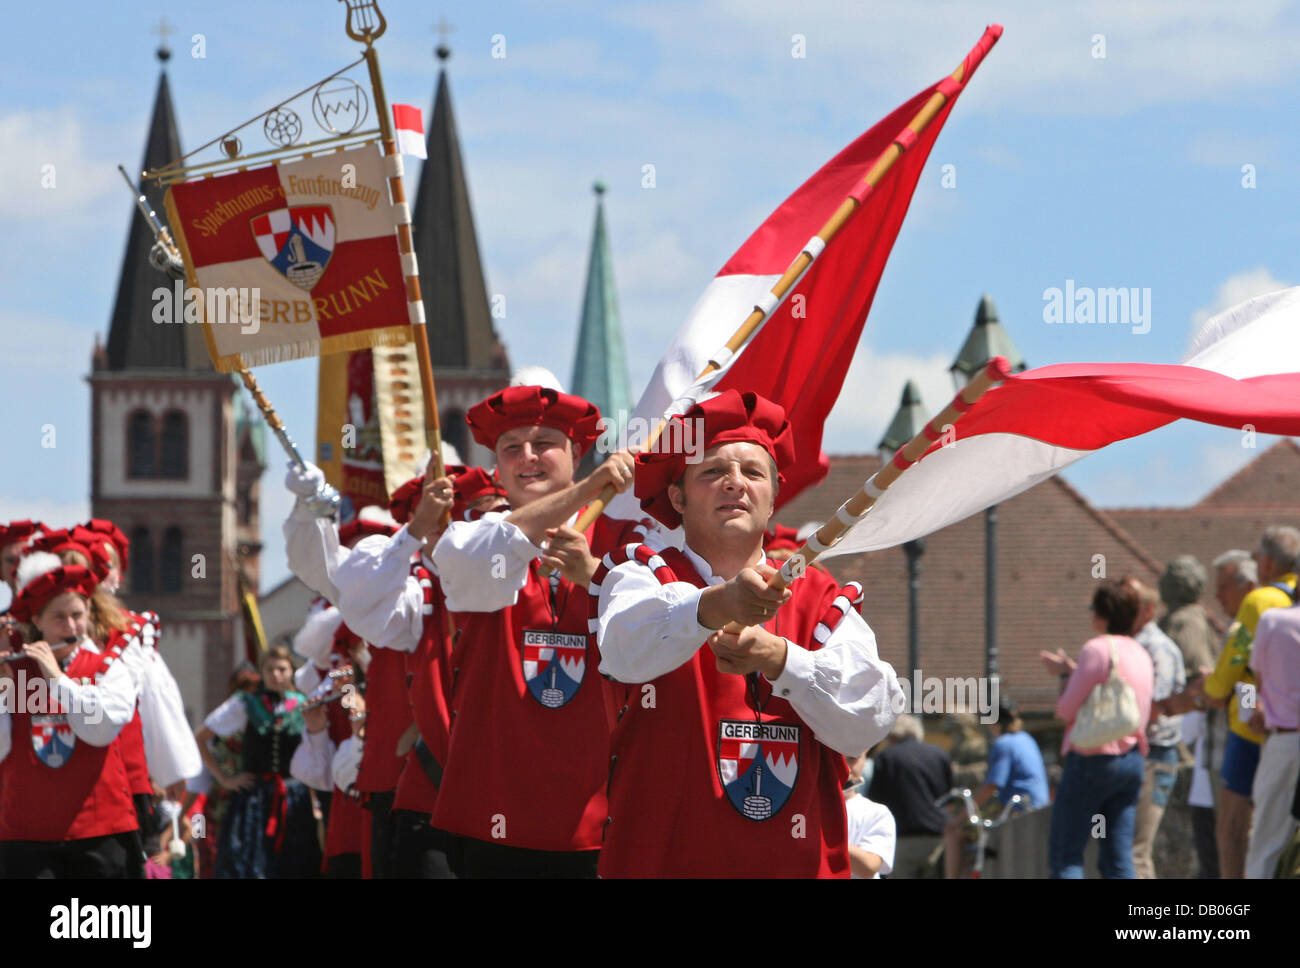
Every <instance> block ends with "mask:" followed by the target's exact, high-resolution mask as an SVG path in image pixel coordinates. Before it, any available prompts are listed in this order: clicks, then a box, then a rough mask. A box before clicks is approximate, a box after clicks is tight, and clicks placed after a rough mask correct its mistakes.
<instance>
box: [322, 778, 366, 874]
mask: <svg viewBox="0 0 1300 968" xmlns="http://www.w3.org/2000/svg"><path fill="white" fill-rule="evenodd" d="M365 817H366V814H365V809H364V808H363V807H362V806H361V800H360V798H358V797H350V796H348V795H347V794H346V793H344V792H343V791H342V790H340V789H339V788H338V787H337V786H336V787H335V788H334V795H333V796H332V797H330V821H329V823H328V824H326V826H325V859H326V860H329V859H330V858H331V857H337V856H338V855H339V854H359V853H361V827H362V824H363V822H364V821H365ZM367 826H368V824H367Z"/></svg>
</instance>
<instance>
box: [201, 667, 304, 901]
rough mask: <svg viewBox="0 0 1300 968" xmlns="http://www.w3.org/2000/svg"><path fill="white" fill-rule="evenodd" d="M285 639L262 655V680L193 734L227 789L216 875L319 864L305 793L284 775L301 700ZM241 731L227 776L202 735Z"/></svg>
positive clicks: (294, 873)
mask: <svg viewBox="0 0 1300 968" xmlns="http://www.w3.org/2000/svg"><path fill="white" fill-rule="evenodd" d="M289 655H290V654H289V650H288V649H286V648H284V647H283V646H275V647H273V648H271V649H268V650H267V652H266V655H265V656H264V657H263V659H262V685H261V687H260V688H259V689H258V690H257V691H255V692H237V693H235V694H234V695H233V696H231V697H230V698H229V699H227V700H226V701H225V702H224V703H222V704H221V705H220V706H218V707H217V708H216V709H215V710H213V711H212V712H211V713H210V714H209V715H208V717H207V719H205V720H204V721H203V725H202V726H200V727H199V729H198V731H197V732H196V733H195V739H196V740H197V741H198V744H199V751H200V754H201V755H202V756H203V761H204V763H206V764H207V767H208V769H209V771H210V772H211V773H212V775H213V777H214V779H216V781H217V782H218V783H220V784H221V785H222V786H223V787H225V788H226V789H227V790H231V791H233V794H234V795H233V796H232V797H231V799H230V806H229V809H228V810H227V813H226V816H225V820H224V822H223V823H222V825H221V840H220V842H219V844H218V846H217V863H216V876H217V877H218V878H232V877H256V878H267V877H275V878H280V877H311V876H314V875H315V874H316V873H317V872H318V871H319V870H320V865H321V851H320V842H319V840H318V839H317V836H316V820H315V817H314V816H313V812H312V803H311V792H310V791H309V790H308V789H307V787H306V786H304V785H303V784H302V783H300V782H298V781H297V780H295V779H293V778H292V777H291V776H290V775H289V763H290V760H292V758H293V753H294V750H295V749H297V747H298V743H299V742H301V740H302V733H303V719H302V708H301V707H302V704H303V703H304V702H306V697H305V696H304V695H303V694H302V693H300V692H296V691H295V690H294V689H293V688H292V686H293V664H292V662H291V661H290V658H289ZM241 730H242V731H243V734H244V740H243V763H242V767H243V769H242V772H240V773H237V774H236V775H235V776H233V777H232V776H226V775H225V773H224V772H223V771H222V770H221V767H220V765H219V764H218V763H217V760H216V757H215V755H214V754H213V752H212V751H211V750H210V749H209V748H208V741H209V740H210V739H212V737H213V736H223V737H224V736H229V735H230V734H232V733H236V732H239V731H241Z"/></svg>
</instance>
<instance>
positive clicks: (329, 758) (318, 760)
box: [289, 729, 334, 790]
mask: <svg viewBox="0 0 1300 968" xmlns="http://www.w3.org/2000/svg"><path fill="white" fill-rule="evenodd" d="M333 761H334V743H333V742H331V740H330V731H329V730H328V729H322V730H321V731H320V732H319V733H312V732H309V731H307V730H304V731H303V734H302V742H300V743H299V744H298V748H297V749H296V750H294V751H293V759H291V760H290V761H289V775H290V776H291V777H293V778H294V779H295V780H298V781H299V782H301V783H305V784H307V786H309V787H311V788H312V789H313V790H330V789H333V787H334V778H333V776H332V775H331V770H330V767H331V764H332V763H333Z"/></svg>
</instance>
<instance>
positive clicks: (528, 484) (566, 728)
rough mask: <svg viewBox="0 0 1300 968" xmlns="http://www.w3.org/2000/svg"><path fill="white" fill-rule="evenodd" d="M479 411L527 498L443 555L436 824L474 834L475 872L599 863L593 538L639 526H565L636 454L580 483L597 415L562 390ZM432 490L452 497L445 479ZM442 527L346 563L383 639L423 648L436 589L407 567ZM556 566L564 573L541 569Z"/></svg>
mask: <svg viewBox="0 0 1300 968" xmlns="http://www.w3.org/2000/svg"><path fill="white" fill-rule="evenodd" d="M466 419H467V421H468V422H469V425H470V427H471V429H472V431H473V433H474V438H475V440H477V441H478V442H479V443H480V444H482V445H483V446H485V447H490V448H492V449H493V450H494V451H495V453H496V458H497V474H498V477H499V480H500V483H501V485H502V487H503V489H504V490H505V492H506V494H507V496H508V499H509V502H510V506H511V507H512V508H513V509H514V510H512V511H511V512H510V513H509V515H505V514H502V513H488V514H484V515H483V516H482V517H481V518H480V519H479V520H477V521H456V522H453V523H452V524H451V525H450V526H449V527H448V529H447V531H446V532H445V533H444V534H443V536H442V538H441V539H440V540H438V542H437V546H436V548H435V550H434V552H433V563H434V565H435V568H434V569H433V570H434V571H435V572H436V573H437V575H438V576H439V578H440V579H441V582H442V587H443V592H444V594H445V595H446V604H447V608H448V609H450V610H451V611H452V612H453V613H456V619H457V622H458V624H459V628H460V642H459V643H458V645H457V649H456V656H457V659H456V662H455V665H456V666H457V668H458V671H455V672H454V675H455V691H454V694H453V708H454V710H455V712H454V717H455V718H454V720H453V728H452V736H451V743H450V745H449V747H448V751H447V759H446V761H445V762H443V763H442V764H441V765H442V767H443V774H442V784H441V786H440V787H439V791H438V800H437V806H436V808H435V810H434V815H433V824H434V826H435V827H438V828H439V829H442V830H446V831H448V832H450V833H452V834H456V835H458V836H459V837H460V838H461V843H460V847H461V865H462V867H461V869H462V873H463V874H464V876H469V877H476V876H510V875H547V874H549V875H551V876H570V877H572V876H584V875H589V874H594V870H595V860H596V853H597V851H598V850H599V847H600V824H601V821H602V820H603V819H604V815H605V805H604V783H605V776H606V773H607V757H608V755H609V750H608V741H607V737H608V718H607V710H606V692H607V690H608V688H609V687H608V686H607V685H606V683H605V682H604V681H603V680H601V679H600V677H599V676H597V675H596V674H595V666H596V665H597V655H596V652H595V650H594V648H591V647H590V646H589V644H588V642H587V640H586V637H585V630H586V627H587V626H586V619H587V615H586V606H585V603H584V600H585V594H584V591H583V589H584V586H585V585H586V582H587V581H588V580H589V578H590V575H591V570H592V569H594V567H595V565H596V563H597V562H596V560H595V559H594V558H593V557H592V556H591V552H590V550H589V548H588V542H590V543H591V544H592V546H594V547H596V548H597V549H603V548H605V547H607V546H610V545H612V544H613V543H615V542H618V541H620V540H625V537H624V536H625V533H627V532H629V528H630V526H626V523H624V522H613V521H610V520H609V519H608V518H600V519H598V520H597V522H596V524H595V525H594V526H593V528H592V529H591V530H590V531H589V532H588V533H587V534H585V535H584V534H579V533H578V532H577V531H574V530H573V529H572V528H571V527H569V526H568V525H567V524H566V523H565V522H569V521H572V520H573V518H574V517H575V516H576V514H577V513H578V512H579V511H580V510H581V509H582V507H583V506H584V505H586V504H587V503H589V502H590V501H591V500H593V499H594V498H595V497H596V496H597V495H598V494H599V493H600V492H601V490H602V489H603V488H604V487H605V485H607V484H609V485H612V486H614V487H615V489H616V490H621V489H626V487H627V486H628V485H629V484H630V483H631V458H630V456H629V455H628V454H627V453H626V452H621V453H618V454H614V455H611V456H610V457H609V459H607V460H606V461H605V462H604V463H603V464H602V465H600V467H598V468H597V469H596V470H595V471H594V472H593V473H592V474H591V476H589V477H588V478H586V479H585V480H583V481H582V482H580V483H577V484H575V483H574V482H573V471H574V468H575V467H576V466H577V464H578V461H579V460H580V459H581V456H582V454H583V452H584V451H586V450H587V449H589V448H590V447H591V446H592V445H593V443H594V442H595V441H596V439H597V438H598V436H599V428H598V423H599V419H600V414H599V411H598V410H597V409H596V407H594V406H593V405H591V404H590V403H588V402H587V401H585V400H583V399H581V398H580V397H575V396H571V395H569V394H565V393H561V392H559V391H556V390H553V389H549V388H544V387H539V386H519V387H510V388H507V389H505V390H503V391H501V392H499V393H496V394H493V395H492V396H491V397H489V398H488V399H487V400H485V401H483V402H482V403H480V404H478V405H476V406H475V407H473V408H472V409H471V410H470V412H469V414H468V416H467V418H466ZM433 487H434V488H435V490H439V489H440V490H441V491H442V494H441V497H442V498H443V499H444V500H445V499H446V498H449V497H450V496H451V482H450V481H448V480H447V479H445V478H444V479H442V480H441V481H435V482H433ZM417 517H418V515H417ZM436 524H437V522H436V521H430V522H427V523H425V522H423V521H421V522H412V524H411V525H408V527H407V528H405V529H403V531H400V532H398V535H397V536H396V537H395V538H394V539H393V540H392V541H391V542H390V543H389V544H388V546H387V547H386V548H378V547H376V548H366V546H365V545H362V546H359V547H358V549H357V551H361V550H363V549H365V550H366V551H367V552H369V560H365V559H361V558H360V556H357V558H358V559H359V560H354V559H353V558H350V559H349V560H348V561H347V562H345V563H344V564H343V565H342V566H340V568H339V573H338V580H339V587H340V591H341V593H342V599H341V600H340V603H339V605H340V607H341V608H342V610H343V614H344V616H345V617H346V618H347V619H348V621H349V622H350V623H352V624H353V625H354V627H356V628H358V629H360V630H364V634H366V635H367V636H368V637H369V638H370V641H372V642H374V643H376V644H385V643H388V642H392V643H394V646H393V647H395V648H404V649H407V650H410V649H412V648H413V647H414V644H415V643H416V642H418V641H419V640H420V639H421V637H422V636H423V635H424V629H425V616H424V614H423V611H422V609H423V607H424V606H423V602H424V600H423V596H422V595H421V594H420V590H419V587H418V584H416V583H412V582H406V583H405V584H403V582H404V580H405V579H404V577H403V576H404V574H405V572H406V570H407V567H408V562H409V561H410V559H411V557H412V556H413V555H414V554H415V553H416V552H417V551H419V550H421V548H424V549H426V550H425V553H426V554H428V551H427V549H428V547H429V542H430V539H432V538H433V536H434V535H435V533H436ZM548 539H549V542H550V544H549V548H548V551H547V552H546V553H545V555H544V553H543V551H542V549H541V548H540V547H539V545H540V544H541V543H543V542H546V541H547V540H548ZM543 555H544V556H543ZM543 563H544V564H547V565H550V566H552V567H555V568H557V569H558V573H557V574H555V575H553V576H552V577H551V578H549V579H548V578H544V577H542V576H541V573H540V569H539V566H540V565H541V564H543Z"/></svg>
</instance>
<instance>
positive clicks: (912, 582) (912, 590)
mask: <svg viewBox="0 0 1300 968" xmlns="http://www.w3.org/2000/svg"><path fill="white" fill-rule="evenodd" d="M928 420H929V417H928V415H927V413H926V410H925V407H924V405H922V403H921V391H920V390H918V389H917V388H916V384H915V383H913V382H912V381H911V380H908V381H907V385H906V386H904V387H903V398H902V400H901V401H900V402H899V404H898V411H897V412H896V413H895V414H894V419H893V420H891V421H890V423H889V429H888V430H886V431H885V436H884V437H883V438H882V439H881V441H880V461H881V466H882V467H883V466H884V465H885V464H887V463H889V461H891V460H892V459H893V457H894V454H895V453H896V452H897V451H898V449H899V448H900V447H902V446H903V445H904V444H906V443H907V442H908V441H909V440H911V439H912V438H913V437H915V436H916V435H917V434H919V433H920V432H921V430H922V429H923V428H924V427H925V425H926V423H927V422H928ZM903 551H904V552H906V553H907V668H908V675H909V676H910V675H911V674H912V672H913V671H914V670H918V669H920V667H921V601H920V597H921V556H922V555H923V554H925V542H924V541H923V540H922V539H920V538H914V539H913V540H911V541H908V542H907V543H906V544H904V545H903Z"/></svg>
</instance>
